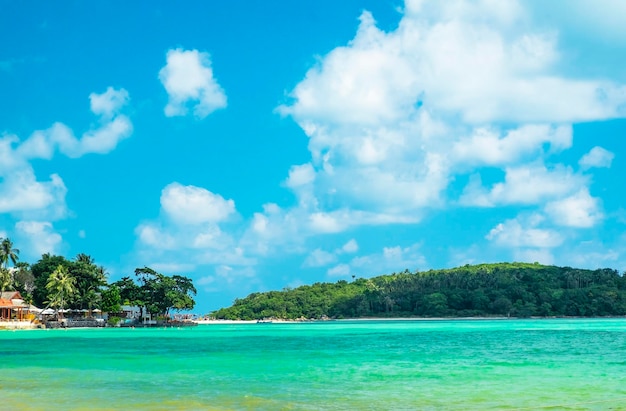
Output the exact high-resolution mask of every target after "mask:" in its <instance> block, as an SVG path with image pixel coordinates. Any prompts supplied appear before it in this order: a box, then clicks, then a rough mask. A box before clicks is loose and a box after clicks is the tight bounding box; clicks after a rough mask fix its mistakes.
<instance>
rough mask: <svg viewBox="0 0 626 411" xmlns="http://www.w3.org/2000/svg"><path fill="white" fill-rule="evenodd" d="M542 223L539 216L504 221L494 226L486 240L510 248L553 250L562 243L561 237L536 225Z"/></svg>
mask: <svg viewBox="0 0 626 411" xmlns="http://www.w3.org/2000/svg"><path fill="white" fill-rule="evenodd" d="M543 221H544V219H543V217H541V216H540V215H533V216H531V217H530V218H527V219H521V221H520V219H511V220H506V221H505V222H504V223H500V224H498V225H497V226H495V227H494V228H493V229H491V231H490V232H489V234H487V236H486V238H487V240H490V241H493V242H495V243H496V244H498V245H500V246H504V247H510V248H554V247H557V246H559V245H561V244H562V243H563V240H564V239H563V236H561V235H560V234H559V233H558V232H556V231H554V230H550V229H546V228H540V227H538V225H539V224H540V223H542V222H543Z"/></svg>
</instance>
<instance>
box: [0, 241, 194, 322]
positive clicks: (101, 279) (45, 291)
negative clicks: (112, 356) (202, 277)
mask: <svg viewBox="0 0 626 411" xmlns="http://www.w3.org/2000/svg"><path fill="white" fill-rule="evenodd" d="M9 261H10V262H11V263H12V265H13V267H9V266H8V263H9ZM107 277H108V275H107V272H106V270H105V268H104V267H102V266H99V265H97V264H96V263H95V260H94V259H93V258H92V257H91V256H89V255H87V254H78V255H77V256H76V257H75V258H74V259H73V260H68V259H66V258H65V257H63V256H59V255H51V254H49V253H46V254H43V255H42V256H41V258H40V259H39V260H38V261H37V262H35V263H33V264H28V263H26V262H21V261H19V250H18V249H16V248H15V247H14V246H13V243H12V242H11V240H10V239H8V238H4V239H0V292H4V291H19V292H20V295H21V296H22V297H23V299H24V301H25V302H26V303H29V304H33V305H35V306H37V307H42V308H43V307H45V308H53V309H55V310H56V311H57V312H58V313H61V316H62V313H63V310H64V309H71V310H81V311H84V312H88V313H90V314H91V313H92V312H93V311H94V310H96V309H98V310H101V311H104V312H107V313H110V314H115V313H119V312H120V311H121V307H122V305H130V306H137V307H139V308H140V309H141V311H142V313H143V312H145V313H149V314H152V315H154V316H161V317H163V318H167V317H168V315H169V314H170V311H171V310H176V311H181V310H191V309H193V307H194V306H195V300H194V298H193V296H195V295H196V288H195V287H194V285H193V282H192V280H191V279H190V278H188V277H185V276H182V275H173V276H167V275H164V274H161V273H158V272H156V271H155V270H153V269H151V268H149V267H143V268H137V269H136V270H135V277H136V280H133V279H132V278H131V277H130V276H126V277H124V278H122V279H121V280H119V281H116V282H113V283H108V281H107Z"/></svg>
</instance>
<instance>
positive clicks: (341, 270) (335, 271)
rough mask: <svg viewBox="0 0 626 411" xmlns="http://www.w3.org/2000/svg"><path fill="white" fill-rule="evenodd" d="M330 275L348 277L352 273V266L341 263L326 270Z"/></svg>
mask: <svg viewBox="0 0 626 411" xmlns="http://www.w3.org/2000/svg"><path fill="white" fill-rule="evenodd" d="M326 274H328V276H329V277H347V276H349V275H350V266H349V265H348V264H339V265H336V266H334V267H332V268H329V269H328V271H326Z"/></svg>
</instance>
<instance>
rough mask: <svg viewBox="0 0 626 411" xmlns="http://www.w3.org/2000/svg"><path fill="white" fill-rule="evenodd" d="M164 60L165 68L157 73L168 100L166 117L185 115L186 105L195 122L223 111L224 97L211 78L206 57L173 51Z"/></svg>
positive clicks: (182, 51) (213, 78) (200, 53)
mask: <svg viewBox="0 0 626 411" xmlns="http://www.w3.org/2000/svg"><path fill="white" fill-rule="evenodd" d="M166 59H167V64H166V65H165V66H164V67H163V68H162V69H161V71H159V80H160V81H161V83H162V84H163V87H165V90H166V91H167V94H168V96H169V101H168V103H167V106H165V115H166V116H168V117H172V116H184V115H186V114H187V111H188V108H187V106H188V105H189V104H191V105H192V106H193V112H194V115H195V116H196V117H198V118H204V117H206V116H208V115H209V114H211V113H212V112H213V111H215V110H217V109H220V108H224V107H226V94H225V93H224V91H223V90H222V88H221V87H220V85H219V84H218V83H217V80H216V79H215V77H214V76H213V69H212V68H211V57H210V56H209V54H208V53H203V52H199V51H198V50H183V49H175V50H169V51H168V52H167V58H166Z"/></svg>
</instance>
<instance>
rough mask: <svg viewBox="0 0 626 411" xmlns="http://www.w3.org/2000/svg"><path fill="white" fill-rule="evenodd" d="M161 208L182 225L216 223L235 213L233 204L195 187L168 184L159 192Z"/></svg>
mask: <svg viewBox="0 0 626 411" xmlns="http://www.w3.org/2000/svg"><path fill="white" fill-rule="evenodd" d="M161 207H162V209H163V211H164V212H165V213H166V214H167V215H168V217H170V218H172V219H173V220H174V221H176V222H178V223H182V224H199V223H206V222H208V223H217V222H220V221H224V220H226V219H227V218H228V217H229V216H231V215H232V214H234V213H235V202H234V201H233V200H225V199H224V198H223V197H222V196H220V195H219V194H213V193H212V192H210V191H209V190H206V189H204V188H201V187H195V186H191V185H189V186H183V185H182V184H179V183H171V184H168V185H167V186H166V187H165V188H164V189H163V191H162V192H161Z"/></svg>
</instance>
